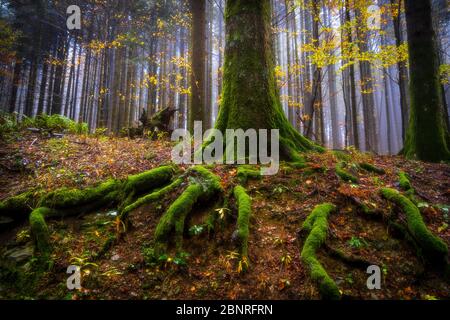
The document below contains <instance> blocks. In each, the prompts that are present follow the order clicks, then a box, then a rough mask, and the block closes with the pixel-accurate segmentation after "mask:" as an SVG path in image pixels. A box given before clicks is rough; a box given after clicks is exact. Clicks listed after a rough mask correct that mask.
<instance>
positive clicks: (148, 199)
mask: <svg viewBox="0 0 450 320" xmlns="http://www.w3.org/2000/svg"><path fill="white" fill-rule="evenodd" d="M182 183H183V179H177V180H175V181H174V182H172V183H171V184H170V185H168V186H166V187H163V188H161V189H160V190H158V191H155V192H153V193H151V194H149V195H146V196H144V197H141V198H139V199H138V200H136V201H135V202H134V203H132V204H131V205H129V206H127V207H125V209H123V211H122V213H121V220H126V219H127V218H128V215H129V214H130V212H132V211H134V210H136V209H138V208H140V207H142V206H144V205H146V204H150V203H152V202H155V201H157V200H159V199H161V198H162V197H164V196H165V195H166V194H168V193H170V192H173V191H174V190H175V189H176V188H178V187H179V186H180V185H181V184H182Z"/></svg>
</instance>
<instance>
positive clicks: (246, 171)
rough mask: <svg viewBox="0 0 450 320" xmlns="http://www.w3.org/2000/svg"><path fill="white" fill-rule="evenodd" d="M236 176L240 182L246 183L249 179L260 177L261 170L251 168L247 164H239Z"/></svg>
mask: <svg viewBox="0 0 450 320" xmlns="http://www.w3.org/2000/svg"><path fill="white" fill-rule="evenodd" d="M237 176H238V179H239V182H240V183H241V184H246V183H247V182H248V180H249V179H261V178H262V176H261V171H260V170H255V169H252V168H251V167H249V166H240V167H239V168H238V172H237Z"/></svg>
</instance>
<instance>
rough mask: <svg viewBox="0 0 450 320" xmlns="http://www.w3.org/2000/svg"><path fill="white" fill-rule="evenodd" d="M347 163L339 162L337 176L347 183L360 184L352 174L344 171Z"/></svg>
mask: <svg viewBox="0 0 450 320" xmlns="http://www.w3.org/2000/svg"><path fill="white" fill-rule="evenodd" d="M344 166H345V163H344V162H339V163H338V164H336V175H337V176H338V177H339V178H341V179H342V180H343V181H345V182H353V183H358V182H359V181H358V178H357V177H355V176H354V175H352V174H351V173H350V172H348V171H347V170H345V169H344Z"/></svg>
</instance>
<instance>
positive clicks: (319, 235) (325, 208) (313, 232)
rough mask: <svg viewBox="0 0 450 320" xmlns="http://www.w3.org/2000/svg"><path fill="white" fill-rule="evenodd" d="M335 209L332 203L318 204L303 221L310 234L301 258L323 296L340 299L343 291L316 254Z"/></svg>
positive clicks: (324, 238) (325, 235) (324, 237)
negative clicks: (329, 217) (330, 215)
mask: <svg viewBox="0 0 450 320" xmlns="http://www.w3.org/2000/svg"><path fill="white" fill-rule="evenodd" d="M334 210H336V207H335V206H334V205H333V204H330V203H325V204H322V205H318V206H317V207H315V209H314V210H313V212H312V213H311V214H310V215H309V216H308V218H307V219H306V221H305V222H304V223H303V229H304V230H305V231H309V235H308V237H307V238H306V241H305V243H304V245H303V249H302V252H301V258H302V261H303V262H304V263H305V264H306V266H307V267H308V269H309V272H310V276H311V279H312V280H313V281H314V282H316V283H317V284H318V287H319V291H320V294H321V295H322V297H323V298H324V299H331V300H338V299H340V298H341V293H340V291H339V289H338V287H337V285H336V283H335V282H334V281H333V280H332V279H331V278H330V276H329V275H328V273H327V272H326V270H325V269H324V267H323V266H322V265H321V264H320V262H319V260H318V259H317V256H316V252H317V250H318V249H319V248H320V247H321V246H322V244H323V243H324V242H325V240H326V238H327V231H328V215H329V214H330V213H331V212H333V211H334Z"/></svg>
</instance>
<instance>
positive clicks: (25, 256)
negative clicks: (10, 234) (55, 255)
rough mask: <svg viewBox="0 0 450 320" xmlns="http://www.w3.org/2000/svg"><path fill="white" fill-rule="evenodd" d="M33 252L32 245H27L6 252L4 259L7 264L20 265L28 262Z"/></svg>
mask: <svg viewBox="0 0 450 320" xmlns="http://www.w3.org/2000/svg"><path fill="white" fill-rule="evenodd" d="M33 251H34V249H33V245H31V244H27V245H25V246H21V247H16V248H13V249H10V250H8V251H7V252H5V254H4V258H5V260H8V261H9V262H12V263H14V264H16V265H20V264H22V263H23V262H26V261H28V260H29V259H30V258H31V257H32V256H33Z"/></svg>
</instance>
